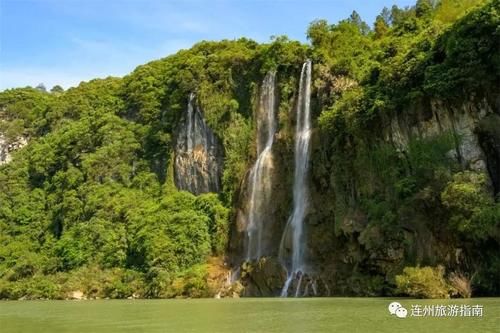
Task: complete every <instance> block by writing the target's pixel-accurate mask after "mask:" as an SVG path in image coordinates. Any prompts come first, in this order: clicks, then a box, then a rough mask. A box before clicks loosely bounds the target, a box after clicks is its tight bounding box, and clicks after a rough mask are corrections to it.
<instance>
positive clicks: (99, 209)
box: [0, 0, 500, 299]
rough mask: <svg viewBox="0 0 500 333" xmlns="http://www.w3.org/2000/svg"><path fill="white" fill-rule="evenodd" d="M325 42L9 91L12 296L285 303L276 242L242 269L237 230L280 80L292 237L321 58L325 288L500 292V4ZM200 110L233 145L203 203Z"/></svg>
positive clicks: (458, 4) (0, 267)
mask: <svg viewBox="0 0 500 333" xmlns="http://www.w3.org/2000/svg"><path fill="white" fill-rule="evenodd" d="M307 36H308V40H309V43H308V44H303V43H300V42H297V41H292V40H289V39H288V38H287V37H286V36H278V37H273V38H272V39H271V41H270V42H269V43H262V44H260V43H257V42H255V41H252V40H249V39H246V38H241V39H238V40H222V41H217V42H215V41H202V42H199V43H198V44H196V45H194V46H193V47H192V48H190V49H188V50H181V51H179V52H178V53H176V54H174V55H170V56H168V57H166V58H163V59H160V60H155V61H152V62H150V63H147V64H145V65H141V66H139V67H137V68H136V69H135V70H134V71H133V72H132V73H130V74H129V75H127V76H125V77H122V78H115V77H109V78H106V79H95V80H92V81H89V82H82V83H81V84H80V85H79V86H78V87H75V88H70V89H68V90H66V91H65V90H64V89H62V88H61V87H59V86H55V87H53V88H52V89H51V90H50V91H47V90H46V89H45V88H44V87H43V86H39V87H36V88H31V87H27V88H18V89H9V90H5V91H3V92H0V161H1V162H0V163H1V164H0V231H1V232H0V298H3V299H5V298H7V299H19V298H27V299H39V298H54V299H65V298H71V297H73V296H72V295H74V293H75V292H76V291H81V292H82V293H83V295H84V297H87V298H108V297H109V298H128V297H151V298H157V297H162V298H163V297H212V296H214V295H215V294H217V293H219V294H221V293H222V295H223V296H224V295H247V296H272V295H279V290H280V288H281V286H282V284H283V274H284V273H283V272H282V269H281V267H280V265H278V264H276V261H277V260H276V253H275V252H276V251H277V249H276V248H272V245H270V249H269V251H268V253H269V255H268V256H264V257H262V258H259V259H258V260H254V261H252V262H246V261H244V260H243V259H242V255H241V239H242V232H241V228H239V224H240V223H241V215H242V213H241V212H242V211H244V205H245V204H244V202H245V197H246V195H245V187H246V186H247V181H246V178H247V177H248V170H249V168H250V166H251V165H252V163H253V162H254V161H255V159H256V143H255V142H256V135H257V134H256V123H257V119H256V118H257V117H256V109H257V108H258V103H259V94H260V91H261V90H262V89H261V83H262V81H263V79H264V78H265V76H266V74H267V73H269V72H275V73H276V82H277V83H276V96H277V102H276V104H277V119H278V130H277V133H276V136H275V144H274V147H273V151H274V155H275V163H274V169H273V173H274V176H273V185H272V187H273V199H272V200H273V207H272V209H270V211H269V214H268V215H269V220H270V221H273V224H272V227H271V229H270V230H271V231H270V232H272V234H273V235H274V234H276V235H278V236H270V239H269V243H270V244H273V243H276V242H278V243H279V239H280V235H281V231H282V230H283V228H284V226H285V224H286V221H287V218H288V216H289V214H290V210H291V205H292V196H291V184H292V181H293V179H292V178H293V162H292V161H293V157H292V155H293V140H294V138H293V129H294V124H295V122H296V119H295V118H294V113H293V112H292V110H293V109H294V106H295V104H296V103H297V101H296V100H297V93H298V91H297V90H298V85H299V79H300V74H301V67H302V64H303V63H304V62H305V61H306V60H307V59H310V60H311V61H312V68H313V70H312V78H313V84H312V100H311V112H312V119H313V131H312V141H311V159H310V171H311V172H310V177H309V179H308V181H309V184H310V188H311V190H310V198H311V205H310V207H309V210H308V213H307V215H306V219H305V225H306V235H307V236H306V243H307V248H308V251H307V257H308V258H309V262H310V263H311V265H312V266H314V267H315V270H314V274H311V278H313V279H316V280H317V281H319V282H318V284H319V285H320V287H319V288H318V291H317V292H318V294H319V295H357V296H367V295H369V296H381V295H385V296H388V295H389V296H392V295H411V296H416V297H450V296H451V297H454V296H462V297H469V296H471V294H472V295H473V296H481V295H497V296H498V295H500V194H499V193H500V1H499V0H490V1H483V0H441V1H430V0H418V1H417V2H416V4H415V6H412V7H407V8H398V7H397V6H394V7H392V8H390V9H388V8H384V9H383V10H382V12H381V13H380V15H378V16H377V18H376V21H375V22H374V24H373V26H370V25H368V24H367V23H365V22H364V21H363V20H362V18H361V17H360V16H359V15H358V14H357V13H356V12H353V13H352V15H351V16H350V17H349V18H347V19H345V20H342V21H340V22H338V23H335V24H331V23H329V22H326V21H324V20H317V21H314V22H312V23H311V24H310V26H309V28H308V30H307ZM40 81H43V78H40ZM192 96H195V97H192ZM190 103H193V105H194V104H195V106H193V105H192V104H190ZM188 108H191V109H193V108H194V111H193V110H191V111H190V112H195V113H196V114H197V115H198V117H199V120H198V121H199V122H200V123H201V124H202V126H203V128H205V127H206V128H207V129H205V131H210V133H209V134H210V135H209V136H207V138H210V141H211V142H212V141H213V145H214V147H215V148H217V149H215V148H214V150H213V152H212V153H213V156H212V155H211V156H209V158H211V159H210V161H209V162H206V163H208V164H210V163H211V164H210V165H212V164H213V168H210V167H209V168H208V171H207V172H209V173H210V172H211V170H212V169H213V170H215V171H214V172H215V173H216V174H215V176H214V175H213V174H211V175H209V176H207V177H215V179H216V181H215V182H214V184H215V185H213V186H212V185H210V186H211V187H210V186H209V187H208V189H205V190H204V189H203V186H202V187H199V188H197V190H196V191H189V184H187V185H186V184H183V181H182V180H183V179H184V180H185V179H188V178H186V177H192V175H190V173H189V171H186V170H183V169H182V166H183V165H186V163H188V164H189V163H190V162H189V161H187V162H186V159H188V160H189V159H190V158H201V159H203V161H205V160H206V158H207V156H203V153H204V152H203V151H202V152H201V153H200V154H201V155H202V156H201V157H200V156H198V155H196V156H198V157H196V156H194V155H193V156H194V157H189V156H187V155H182V156H181V153H180V150H179V149H180V148H179V147H181V144H180V141H179V140H180V139H179V137H180V134H179V133H183V129H182V126H184V125H185V123H186V121H187V120H186V117H187V116H186V112H187V110H188ZM200 126H201V125H200ZM208 129H209V130H208ZM205 153H206V152H205ZM212 153H211V154H212ZM186 156H187V157H186ZM204 180H206V179H203V177H202V179H201V180H200V181H204ZM193 181H197V180H196V179H195V180H193ZM190 192H191V193H190ZM273 258H274V259H273ZM237 267H238V272H239V275H238V276H235V278H234V279H231V278H228V276H229V277H230V272H231V270H233V271H234V269H235V268H237ZM315 292H316V291H315Z"/></svg>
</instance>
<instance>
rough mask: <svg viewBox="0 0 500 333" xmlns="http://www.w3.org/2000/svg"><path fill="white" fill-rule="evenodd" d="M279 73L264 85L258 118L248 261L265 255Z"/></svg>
mask: <svg viewBox="0 0 500 333" xmlns="http://www.w3.org/2000/svg"><path fill="white" fill-rule="evenodd" d="M275 80H276V73H275V72H269V73H268V74H267V75H266V76H265V78H264V81H263V83H262V88H261V93H260V101H259V108H258V114H257V117H256V118H257V156H258V157H257V160H256V161H255V164H254V165H253V167H252V169H251V170H250V174H249V191H250V200H249V208H248V215H247V225H246V259H247V260H250V259H258V258H260V257H261V256H262V254H263V239H262V238H263V229H264V219H265V206H264V205H265V204H266V203H268V199H269V194H270V191H271V187H270V185H271V168H272V146H273V142H274V134H275V132H276V117H275V114H274V113H275V94H274V90H275Z"/></svg>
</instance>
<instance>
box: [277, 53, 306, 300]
mask: <svg viewBox="0 0 500 333" xmlns="http://www.w3.org/2000/svg"><path fill="white" fill-rule="evenodd" d="M311 68H312V64H311V61H310V60H308V61H306V62H305V63H304V65H303V66H302V71H301V74H300V84H299V96H298V101H297V108H296V112H297V114H296V116H297V120H296V121H297V124H296V127H295V172H294V184H293V212H292V214H291V216H290V218H289V219H288V222H287V225H286V227H285V230H284V232H283V237H282V240H281V244H280V257H281V260H282V262H283V263H284V265H285V267H286V269H287V274H288V275H287V279H286V282H285V285H284V286H283V289H282V291H281V296H282V297H286V296H288V293H289V289H290V287H291V284H292V281H293V280H295V279H297V280H298V282H297V285H296V287H295V296H299V292H300V286H301V283H302V278H303V276H304V273H305V262H304V245H305V240H304V232H303V231H304V230H303V229H304V226H303V224H304V217H305V214H306V210H307V207H308V195H309V191H308V185H307V175H308V165H309V142H310V138H311V119H310V118H311V117H310V101H311ZM287 240H288V242H287ZM290 240H291V241H290ZM286 243H288V244H286ZM290 243H291V244H290ZM287 245H288V246H289V247H291V252H292V253H291V258H289V257H290V256H289V255H288V254H287V253H286V252H287V251H286V250H285V247H286V246H287Z"/></svg>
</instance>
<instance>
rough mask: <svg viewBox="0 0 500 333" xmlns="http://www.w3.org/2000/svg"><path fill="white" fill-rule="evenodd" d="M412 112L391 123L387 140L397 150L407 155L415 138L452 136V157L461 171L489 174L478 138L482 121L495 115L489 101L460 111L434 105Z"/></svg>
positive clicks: (465, 106)
mask: <svg viewBox="0 0 500 333" xmlns="http://www.w3.org/2000/svg"><path fill="white" fill-rule="evenodd" d="M410 111H411V112H405V113H403V115H399V116H398V115H396V116H395V117H394V118H392V119H391V122H390V127H389V128H388V131H387V134H386V137H387V138H389V139H390V140H391V141H392V142H393V143H394V145H395V146H396V148H398V149H399V150H401V151H404V150H405V149H406V147H407V146H408V143H409V141H410V140H411V139H412V138H429V137H434V136H437V135H439V134H445V133H450V134H452V135H453V137H454V139H455V142H456V147H455V150H454V151H451V152H450V154H451V155H452V156H454V157H455V158H456V159H457V161H458V162H459V163H460V164H461V165H462V167H464V168H466V169H470V170H474V171H483V172H486V171H487V161H486V155H485V153H484V152H483V150H482V148H481V145H480V140H479V138H478V135H477V133H478V129H479V127H480V121H481V120H482V119H484V118H485V117H486V116H488V115H492V114H493V113H494V110H493V109H492V107H491V106H490V105H489V104H488V102H487V101H486V100H481V101H468V102H465V103H463V104H461V105H460V106H458V107H453V106H449V105H446V104H445V103H443V102H442V101H431V102H430V107H427V108H419V109H415V110H410Z"/></svg>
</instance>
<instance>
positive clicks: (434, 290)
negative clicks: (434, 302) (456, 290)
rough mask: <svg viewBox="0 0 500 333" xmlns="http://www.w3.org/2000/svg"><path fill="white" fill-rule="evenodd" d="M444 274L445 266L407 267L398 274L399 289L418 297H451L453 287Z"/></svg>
mask: <svg viewBox="0 0 500 333" xmlns="http://www.w3.org/2000/svg"><path fill="white" fill-rule="evenodd" d="M443 274H444V268H443V267H436V268H432V267H406V268H405V269H404V270H403V274H402V275H398V276H396V284H397V286H398V291H399V292H401V293H403V294H406V295H409V296H411V297H416V298H449V297H450V296H449V294H450V292H451V290H452V289H451V287H450V286H449V285H448V283H447V282H446V281H445V279H444V276H443Z"/></svg>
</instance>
